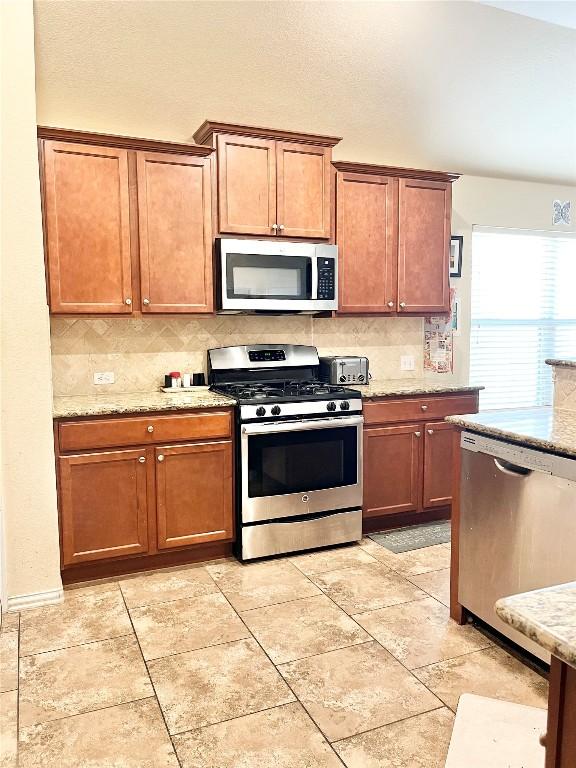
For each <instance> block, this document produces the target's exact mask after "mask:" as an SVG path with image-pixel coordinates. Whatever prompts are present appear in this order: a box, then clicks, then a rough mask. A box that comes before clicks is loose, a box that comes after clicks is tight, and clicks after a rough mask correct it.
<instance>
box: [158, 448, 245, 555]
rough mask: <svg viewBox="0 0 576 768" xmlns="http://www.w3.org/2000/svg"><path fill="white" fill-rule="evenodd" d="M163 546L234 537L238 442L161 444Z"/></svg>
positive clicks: (160, 542)
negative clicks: (235, 451) (234, 445)
mask: <svg viewBox="0 0 576 768" xmlns="http://www.w3.org/2000/svg"><path fill="white" fill-rule="evenodd" d="M156 493H157V499H156V508H157V514H158V548H159V549H170V548H172V547H183V546H187V545H190V544H201V543H204V542H209V541H221V540H225V539H231V538H232V536H233V503H232V498H233V497H232V494H233V485H232V442H231V441H230V440H223V441H220V442H213V443H196V444H194V445H177V446H159V447H157V448H156Z"/></svg>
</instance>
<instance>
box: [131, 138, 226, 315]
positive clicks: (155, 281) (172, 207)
mask: <svg viewBox="0 0 576 768" xmlns="http://www.w3.org/2000/svg"><path fill="white" fill-rule="evenodd" d="M137 168H138V212H139V228H140V279H141V285H142V291H141V293H142V311H143V312H212V310H213V297H212V215H211V206H212V200H211V183H210V160H209V159H208V158H203V157H190V156H188V155H171V154H156V153H153V152H149V153H147V152H139V153H138V160H137Z"/></svg>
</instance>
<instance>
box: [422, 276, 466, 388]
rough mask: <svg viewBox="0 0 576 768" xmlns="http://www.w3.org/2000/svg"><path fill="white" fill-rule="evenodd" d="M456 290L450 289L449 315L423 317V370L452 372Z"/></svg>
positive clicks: (455, 323)
mask: <svg viewBox="0 0 576 768" xmlns="http://www.w3.org/2000/svg"><path fill="white" fill-rule="evenodd" d="M457 307H458V304H457V300H456V291H455V289H454V288H451V289H450V310H451V311H450V315H448V316H445V315H439V316H437V317H425V318H424V370H425V371H434V372H435V373H452V371H453V369H454V342H453V337H454V333H455V332H457V327H458V321H459V318H458V317H457V316H456V318H455V317H454V310H455V309H457Z"/></svg>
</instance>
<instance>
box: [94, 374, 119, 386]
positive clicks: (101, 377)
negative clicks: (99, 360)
mask: <svg viewBox="0 0 576 768" xmlns="http://www.w3.org/2000/svg"><path fill="white" fill-rule="evenodd" d="M94 384H114V371H100V372H99V373H95V374H94Z"/></svg>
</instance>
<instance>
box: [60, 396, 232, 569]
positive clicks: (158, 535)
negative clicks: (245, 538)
mask: <svg viewBox="0 0 576 768" xmlns="http://www.w3.org/2000/svg"><path fill="white" fill-rule="evenodd" d="M177 418H179V419H180V421H179V422H178V429H177V430H176V432H175V434H174V437H173V439H179V442H178V443H172V444H169V443H166V444H162V445H158V444H157V443H156V444H153V445H150V444H148V445H146V444H144V445H142V446H141V447H134V448H133V447H130V448H120V447H118V448H106V447H103V446H102V443H103V442H104V443H105V442H106V440H108V441H109V442H108V445H113V443H114V441H115V440H118V439H120V438H118V427H117V425H120V427H121V428H122V429H124V432H126V434H127V435H128V438H131V437H132V434H133V432H135V431H137V429H139V428H140V427H141V426H142V425H141V424H140V422H142V417H134V419H133V420H134V422H135V427H134V429H129V428H128V427H130V425H129V424H128V426H127V425H126V422H129V421H130V418H122V419H114V418H113V417H112V418H107V419H94V420H92V421H76V422H64V423H60V424H58V425H57V428H56V430H55V432H56V448H57V452H58V480H59V482H58V492H59V512H60V534H61V542H62V567H63V568H64V569H65V568H70V567H73V566H76V565H83V564H84V565H85V564H89V563H95V562H97V561H101V560H111V561H112V560H114V561H118V560H119V559H121V558H126V557H129V556H134V555H157V554H158V553H161V552H167V550H175V549H182V548H186V547H194V546H196V545H198V544H211V543H215V542H230V541H232V540H233V537H234V504H233V499H234V483H233V476H232V475H233V444H232V419H231V411H230V409H223V410H218V411H206V412H194V413H191V414H189V416H188V417H186V416H184V415H182V416H179V417H175V416H173V417H163V416H155V417H151V418H149V419H148V421H149V422H150V423H149V424H148V429H147V431H146V435H147V436H148V437H150V436H153V435H154V434H155V432H154V430H155V429H156V428H158V432H159V433H165V436H168V435H169V434H170V430H168V429H167V428H164V429H163V427H165V424H164V422H163V421H162V419H167V422H170V423H172V421H175V419H177ZM78 424H80V426H81V427H82V432H81V435H80V437H81V438H82V441H83V450H82V452H80V451H78V450H76V452H75V453H72V452H71V451H70V449H69V448H68V449H66V446H67V445H68V444H69V443H70V438H71V437H78V435H76V433H71V432H70V429H69V428H70V427H72V426H73V425H74V426H76V425H78ZM86 425H88V426H90V427H91V429H88V428H87V426H86ZM186 430H187V432H186ZM176 433H177V436H176ZM223 438H224V439H223ZM169 439H170V437H168V440H169ZM184 440H185V441H186V442H183V441H184Z"/></svg>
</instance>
